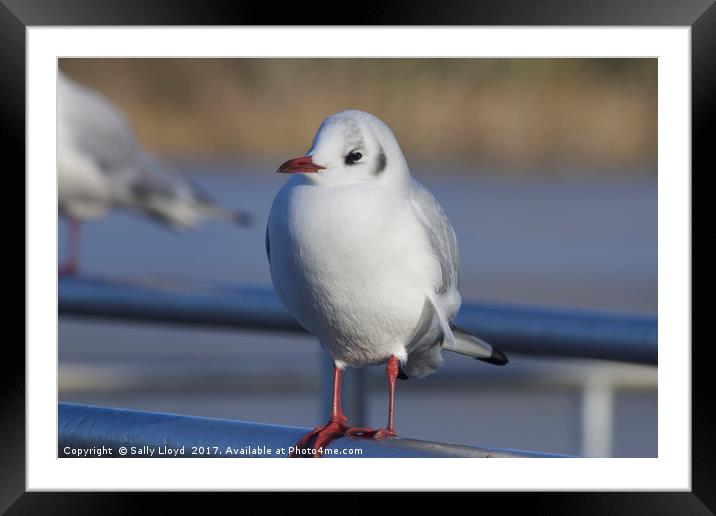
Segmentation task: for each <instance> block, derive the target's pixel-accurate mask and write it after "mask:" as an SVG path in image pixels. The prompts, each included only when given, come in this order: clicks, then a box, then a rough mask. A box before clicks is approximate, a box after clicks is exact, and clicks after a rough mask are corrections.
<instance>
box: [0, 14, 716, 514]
mask: <svg viewBox="0 0 716 516" xmlns="http://www.w3.org/2000/svg"><path fill="white" fill-rule="evenodd" d="M347 7H348V8H346V9H344V10H341V9H340V8H339V6H338V5H337V4H336V3H333V4H330V5H326V6H324V7H322V6H321V4H320V2H312V3H311V4H310V8H309V6H307V5H306V3H304V2H297V3H289V2H283V3H281V6H280V8H277V7H276V5H268V3H266V2H264V3H259V2H246V1H241V0H236V1H223V0H216V1H213V2H204V3H201V2H197V1H189V0H151V1H150V0H143V1H142V0H131V1H129V0H125V1H122V0H104V1H101V2H100V1H99V0H62V1H56V0H0V70H1V72H0V77H2V78H1V79H0V82H1V83H2V94H0V103H1V104H2V109H0V113H1V114H2V124H0V127H1V130H2V132H3V135H4V139H3V141H5V142H6V144H7V146H6V150H5V152H6V153H7V154H6V155H7V156H13V157H14V158H15V160H12V161H8V160H7V159H6V160H5V167H6V170H5V174H6V176H5V177H6V178H10V177H15V178H19V174H17V172H15V169H23V170H24V165H25V151H24V149H25V145H24V140H25V31H26V29H27V28H28V27H32V26H61V25H76V26H81V25H191V26H197V25H272V26H276V25H304V24H305V25H431V26H432V25H513V26H514V25H533V26H534V25H564V26H567V25H577V26H587V25H589V26H595V25H607V26H624V25H637V26H690V27H691V43H692V46H691V50H692V56H691V70H692V163H693V165H692V170H693V169H695V168H696V167H701V168H704V169H705V168H706V156H707V153H708V152H709V150H710V149H709V147H711V146H712V144H711V142H710V141H709V140H708V139H707V136H706V135H707V126H708V125H709V123H711V122H712V121H713V120H714V119H716V118H715V117H714V115H715V114H716V113H715V112H714V95H713V92H716V74H715V71H716V66H714V63H716V36H715V35H716V6H714V1H713V0H662V1H651V0H631V1H626V0H601V1H576V0H571V1H570V0H548V1H535V0H510V1H506V0H503V1H499V0H489V1H470V0H443V1H441V2H437V1H434V2H428V1H425V0H413V1H410V0H407V1H400V2H396V1H392V2H387V1H385V2H374V1H370V0H364V1H363V2H360V3H359V4H356V5H352V6H347ZM8 163H14V165H13V167H12V169H11V167H10V166H9V165H8ZM709 168H713V166H710V167H709ZM704 172H706V170H704ZM691 177H692V178H693V177H694V174H693V171H692V175H691ZM21 188H22V190H23V191H24V189H25V186H24V181H23V184H22V186H21ZM24 257H25V256H24V252H23V258H24ZM7 267H8V268H9V265H8V266H7ZM26 273H27V270H26ZM8 319H9V318H8ZM5 344H6V353H8V355H7V356H6V359H5V360H4V364H3V367H2V374H1V375H0V378H1V380H0V381H1V382H2V384H3V389H2V390H1V391H0V393H1V394H0V397H1V398H0V399H2V403H1V404H0V419H1V420H2V423H1V424H0V432H1V435H2V439H1V440H0V443H2V444H1V445H0V449H1V450H2V456H1V458H0V511H3V510H5V509H7V512H6V514H18V515H20V514H22V515H27V514H114V513H122V514H127V513H129V512H130V511H133V510H134V509H135V508H138V509H141V508H142V506H144V505H145V504H146V503H147V500H146V497H147V495H138V494H126V493H92V494H85V493H34V492H33V493H27V492H25V491H26V490H25V367H24V366H25V355H24V353H23V351H22V350H21V349H20V346H19V345H18V343H17V342H16V341H15V340H14V339H6V343H5ZM711 345H712V344H711V343H710V342H707V341H703V340H702V341H701V342H699V341H696V340H695V339H694V345H693V346H692V425H693V429H692V491H691V492H674V493H666V492H642V493H628V492H620V493H524V494H519V495H517V494H514V493H503V494H499V495H490V494H481V495H480V502H479V504H480V505H481V506H482V505H483V504H485V503H486V502H488V501H497V502H498V503H499V504H500V505H499V506H500V509H501V510H502V511H505V510H506V511H509V510H510V509H513V508H515V507H516V506H522V505H523V504H528V506H529V507H530V508H531V509H530V510H533V511H534V510H536V511H537V512H540V513H549V514H581V513H582V512H586V513H589V514H625V513H627V512H628V513H629V514H650V515H654V514H680V515H685V514H713V513H716V466H715V464H716V439H715V438H714V436H715V435H716V425H714V423H713V418H712V417H711V415H712V413H713V401H712V400H710V399H709V398H710V395H711V393H712V392H713V389H714V381H713V374H710V373H709V372H708V371H707V370H706V368H707V367H709V366H710V361H709V360H708V359H707V356H706V355H707V350H708V348H709V346H711ZM48 349H50V343H48ZM12 350H14V351H15V356H11V355H9V353H11V351H12ZM264 496H265V495H264ZM352 496H353V495H352ZM495 497H498V498H497V499H496V498H495ZM473 500H474V498H473ZM165 502H166V503H168V504H169V505H171V504H172V503H176V502H179V503H181V504H184V503H185V501H184V499H183V497H176V496H174V497H171V498H169V497H166V496H165V497H163V500H162V503H163V504H164V503H165ZM363 503H365V502H363ZM468 503H470V502H468ZM169 505H163V508H165V509H167V510H169ZM346 506H350V503H349V502H348V501H347V500H346ZM396 508H397V507H396ZM405 510H407V509H406V506H405V500H401V501H400V511H401V512H404V511H405Z"/></svg>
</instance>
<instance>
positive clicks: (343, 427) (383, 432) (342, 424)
mask: <svg viewBox="0 0 716 516" xmlns="http://www.w3.org/2000/svg"><path fill="white" fill-rule="evenodd" d="M346 421H348V418H344V419H342V420H341V419H338V420H332V421H329V422H328V423H326V424H325V425H323V426H317V427H316V428H314V429H313V430H311V431H310V432H308V433H307V434H306V435H304V436H303V437H302V438H301V440H300V441H298V442H297V443H296V445H295V446H294V451H293V452H291V453H290V454H289V457H291V458H305V457H315V458H318V457H321V454H322V450H323V448H325V447H326V446H328V445H329V444H330V443H331V442H333V441H335V440H336V439H340V438H341V437H358V438H362V439H387V438H391V437H398V436H397V434H396V433H395V432H393V431H392V430H388V429H387V428H380V429H378V430H374V429H372V428H358V427H356V428H351V427H349V426H348V425H347V424H346ZM314 438H315V440H314V441H313V446H311V447H310V448H309V446H308V444H309V443H310V442H311V440H312V439H314ZM305 449H309V450H311V449H312V450H313V453H312V454H310V455H307V454H302V453H300V451H299V450H305Z"/></svg>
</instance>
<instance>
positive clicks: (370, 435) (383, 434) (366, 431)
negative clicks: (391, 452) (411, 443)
mask: <svg viewBox="0 0 716 516" xmlns="http://www.w3.org/2000/svg"><path fill="white" fill-rule="evenodd" d="M345 436H346V437H361V438H363V439H388V438H391V437H398V434H396V433H395V432H394V431H392V430H388V429H387V428H379V429H377V430H374V429H372V428H349V429H348V430H347V431H346V432H345Z"/></svg>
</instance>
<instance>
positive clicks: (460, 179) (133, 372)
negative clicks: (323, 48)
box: [59, 59, 658, 457]
mask: <svg viewBox="0 0 716 516" xmlns="http://www.w3.org/2000/svg"><path fill="white" fill-rule="evenodd" d="M59 67H60V69H61V70H62V71H63V72H65V73H66V74H67V76H69V77H71V78H72V79H74V80H76V81H78V82H80V83H82V84H84V85H86V86H89V87H91V88H93V89H95V90H96V91H98V92H100V93H101V94H102V95H104V96H105V97H106V98H107V99H109V100H110V101H111V102H112V103H114V104H115V105H116V106H118V107H119V108H120V109H121V110H122V111H123V113H124V115H125V116H126V118H127V120H128V122H129V123H130V124H131V126H132V128H133V129H134V131H135V132H136V134H137V136H138V139H139V141H140V143H141V144H142V146H144V147H145V148H146V149H147V150H149V151H150V152H152V153H155V154H157V155H158V156H160V157H162V158H164V159H165V160H166V161H167V162H168V163H171V164H172V165H173V166H174V167H176V168H177V169H178V170H180V171H181V172H182V173H183V174H185V175H186V176H187V177H189V178H190V179H192V180H193V181H195V182H197V183H199V184H200V185H201V187H202V188H203V189H205V190H206V191H207V192H208V193H209V194H211V195H212V196H213V197H214V198H215V199H216V200H217V201H218V202H220V203H221V204H222V205H224V206H227V207H232V208H241V209H245V210H247V211H249V212H251V213H252V214H253V216H254V224H253V226H252V227H251V228H248V229H243V230H239V229H236V228H234V227H230V226H227V225H222V224H208V225H206V226H205V227H202V228H201V229H199V230H197V231H194V232H192V233H187V234H176V233H173V232H171V231H167V230H166V229H165V228H162V227H160V226H157V225H153V224H151V223H149V222H147V221H145V220H143V219H141V218H139V217H137V216H135V215H132V214H130V213H124V212H117V213H114V214H113V215H111V216H110V217H108V218H106V219H103V220H99V221H97V222H90V223H88V224H87V225H86V226H87V227H86V231H85V233H84V234H83V247H82V249H81V252H82V264H83V267H82V272H81V274H84V275H87V276H95V277H111V278H115V279H131V280H142V279H151V280H155V279H157V278H160V279H161V278H165V279H169V280H171V281H182V280H201V281H205V280H208V281H218V282H222V283H227V284H230V283H243V284H246V283H249V284H260V285H266V286H268V285H271V280H270V275H269V270H268V264H267V260H266V255H265V251H264V231H265V225H266V217H267V214H268V212H269V209H270V206H271V201H272V199H273V197H274V195H275V193H276V191H277V190H278V189H279V188H280V186H281V185H282V183H283V182H284V181H285V177H283V176H280V175H279V174H276V173H275V171H276V168H277V166H278V165H280V164H281V163H282V162H283V161H285V159H287V158H289V157H293V156H300V155H302V154H303V153H305V151H306V150H307V149H308V148H309V147H310V145H311V139H312V137H313V135H314V133H315V131H316V129H317V127H318V125H319V124H320V122H321V121H322V120H323V119H324V118H325V117H326V116H327V115H329V114H331V113H334V112H336V111H340V110H344V109H348V108H357V109H361V110H365V111H368V112H371V113H374V114H376V115H377V116H379V117H380V118H381V119H383V120H384V121H385V122H386V123H388V124H389V125H390V126H391V128H392V129H393V130H394V132H395V133H396V136H397V138H398V141H399V142H400V144H401V146H402V148H403V151H404V154H405V156H406V157H407V159H408V161H409V162H410V165H411V169H412V171H413V173H414V175H415V176H416V177H417V179H419V180H420V181H421V182H423V183H424V184H426V186H428V187H429V188H430V189H431V191H432V192H433V193H434V194H435V196H436V198H437V199H438V200H439V201H440V203H441V204H442V206H443V207H444V209H445V211H446V213H447V215H448V216H449V218H450V219H451V221H452V223H453V225H454V228H455V231H456V233H457V238H458V242H459V246H460V254H461V266H460V279H461V281H460V287H461V291H462V293H463V297H464V298H465V299H468V300H478V301H489V302H499V303H506V304H515V305H516V304H525V305H533V306H546V307H549V306H557V307H564V308H574V309H589V310H600V311H607V312H615V313H638V314H649V315H655V314H656V311H657V301H658V291H657V272H658V260H657V229H658V228H657V61H656V60H655V59H63V60H60V63H59ZM59 231H60V240H59V241H60V249H59V253H60V255H61V256H62V253H64V251H65V249H64V248H63V246H64V241H65V238H64V234H65V231H66V228H65V225H64V224H63V223H62V221H60V224H59ZM446 358H447V357H446ZM510 358H511V363H510V365H509V366H508V367H505V368H500V370H499V371H494V370H492V368H490V367H489V366H484V367H483V366H481V365H480V364H477V365H476V364H473V363H465V362H464V361H462V360H459V359H458V360H451V359H450V358H448V360H447V363H446V365H445V366H444V367H443V369H441V371H439V372H438V373H437V374H435V375H434V376H432V377H430V378H428V379H426V380H424V381H420V382H418V381H407V382H402V383H401V384H400V385H399V388H398V392H397V399H398V405H397V410H398V411H399V413H398V416H399V421H400V428H398V431H399V434H401V435H404V436H406V437H414V438H420V439H429V440H433V441H442V442H453V443H459V444H466V445H475V446H478V445H479V446H486V447H501V448H513V449H529V450H536V451H544V452H556V453H568V454H575V455H586V456H621V457H643V456H647V457H648V456H652V457H653V456H656V455H657V444H658V443H657V383H656V381H657V368H656V367H651V366H646V365H645V366H641V365H628V364H621V363H617V362H601V361H588V360H569V359H550V358H541V359H534V358H529V357H524V356H519V355H515V356H514V357H513V356H512V355H510ZM59 361H60V370H59V399H60V400H61V401H70V402H77V403H90V404H97V405H106V406H118V407H126V408H133V409H141V410H152V411H163V412H177V413H184V414H194V415H201V416H211V417H230V418H235V419H241V420H247V421H259V422H265V423H277V424H285V425H296V426H309V425H313V424H314V423H315V422H316V421H317V420H319V419H320V418H321V417H322V410H323V407H322V405H321V403H322V398H321V396H320V395H319V388H320V387H321V386H320V380H319V379H320V374H319V373H320V371H321V370H322V368H323V366H322V365H321V354H320V350H319V348H318V345H317V343H316V342H315V340H314V339H313V338H312V337H310V336H290V335H286V334H278V333H277V334H273V333H270V332H255V331H228V330H210V329H196V328H187V327H174V326H161V325H156V326H154V325H142V324H135V323H129V322H124V323H120V322H108V321H101V320H90V319H79V318H65V317H63V318H61V319H60V327H59ZM495 369H497V368H495ZM367 386H368V387H367V389H368V393H369V396H368V405H367V408H366V413H365V415H364V421H363V422H364V423H365V424H368V425H381V424H382V419H383V416H384V412H385V405H386V400H385V393H384V378H383V368H381V367H375V368H370V369H369V371H368V377H367Z"/></svg>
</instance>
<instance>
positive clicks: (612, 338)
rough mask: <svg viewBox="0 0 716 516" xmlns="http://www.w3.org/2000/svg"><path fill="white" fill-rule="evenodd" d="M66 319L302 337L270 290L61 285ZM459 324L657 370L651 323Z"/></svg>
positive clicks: (568, 318)
mask: <svg viewBox="0 0 716 516" xmlns="http://www.w3.org/2000/svg"><path fill="white" fill-rule="evenodd" d="M59 312H60V314H61V315H66V316H83V317H100V318H111V319H129V320H137V321H147V322H159V323H171V324H188V325H203V326H210V327H236V328H257V329H267V330H273V331H277V330H278V331H304V330H303V329H302V328H301V326H299V325H298V323H297V322H296V321H295V320H294V319H293V317H292V316H291V315H290V314H289V313H288V312H287V311H286V309H285V308H284V307H283V306H282V304H281V302H280V301H279V300H278V298H277V297H276V295H275V293H274V291H273V289H271V288H267V287H251V286H226V285H215V284H209V283H201V284H191V283H186V282H182V283H167V282H164V283H158V282H154V283H147V282H144V283H127V282H118V281H111V280H104V279H88V278H62V279H60V282H59ZM456 323H457V324H458V325H459V326H462V327H463V328H465V329H466V330H468V331H471V332H473V333H475V334H476V335H479V336H480V337H482V338H484V339H486V340H488V341H489V342H491V343H493V344H494V345H495V346H497V347H499V348H500V349H502V350H504V351H505V352H507V353H508V354H509V353H518V354H525V355H551V356H563V357H571V358H589V359H602V360H615V361H622V362H633V363H641V364H653V365H656V364H657V355H658V354H657V336H658V327H657V320H656V317H651V316H640V315H620V314H607V313H594V312H583V311H576V310H562V309H545V308H529V307H514V306H500V305H494V304H486V303H474V302H464V303H463V306H462V309H461V311H460V314H459V315H458V318H457V321H456Z"/></svg>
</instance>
